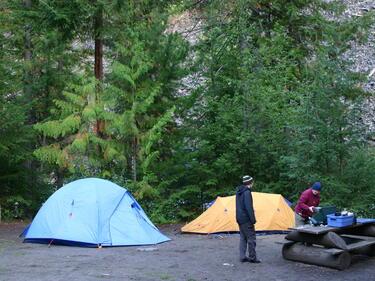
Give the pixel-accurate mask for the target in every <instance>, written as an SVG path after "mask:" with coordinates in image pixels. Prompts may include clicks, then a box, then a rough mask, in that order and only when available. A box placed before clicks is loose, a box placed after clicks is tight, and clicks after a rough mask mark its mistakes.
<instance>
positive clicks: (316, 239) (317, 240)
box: [285, 231, 347, 249]
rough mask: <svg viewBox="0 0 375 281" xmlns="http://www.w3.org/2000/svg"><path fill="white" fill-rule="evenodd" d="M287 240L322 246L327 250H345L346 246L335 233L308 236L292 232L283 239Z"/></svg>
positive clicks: (307, 234)
mask: <svg viewBox="0 0 375 281" xmlns="http://www.w3.org/2000/svg"><path fill="white" fill-rule="evenodd" d="M285 238H286V239H287V240H291V241H296V242H305V243H308V244H317V245H322V246H325V247H328V248H338V249H346V248H347V245H346V242H345V240H344V239H342V238H341V237H340V236H339V235H338V234H337V233H335V232H328V233H324V234H319V235H316V234H309V233H304V232H299V231H292V232H290V233H288V234H287V235H286V237H285Z"/></svg>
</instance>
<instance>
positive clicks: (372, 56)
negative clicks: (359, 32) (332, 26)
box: [343, 0, 375, 140]
mask: <svg viewBox="0 0 375 281" xmlns="http://www.w3.org/2000/svg"><path fill="white" fill-rule="evenodd" d="M343 2H344V3H345V4H346V5H347V9H346V10H345V13H344V15H345V17H348V18H349V17H361V16H363V15H364V14H366V13H368V12H370V11H375V0H343ZM346 55H347V58H348V59H349V60H351V61H353V63H354V65H353V70H355V71H358V72H360V73H362V74H363V75H365V76H366V77H367V81H366V82H364V83H363V84H362V87H363V88H364V89H365V90H366V91H368V92H370V93H371V94H372V96H371V97H369V98H368V99H367V100H366V101H365V103H364V108H365V110H366V114H365V116H364V118H363V120H364V123H365V124H366V125H368V126H369V129H370V131H371V132H375V22H374V23H373V25H372V28H371V30H370V35H369V41H368V42H367V44H365V45H361V46H359V45H355V44H353V49H352V50H351V51H350V52H348V53H347V54H346ZM374 140H375V139H374Z"/></svg>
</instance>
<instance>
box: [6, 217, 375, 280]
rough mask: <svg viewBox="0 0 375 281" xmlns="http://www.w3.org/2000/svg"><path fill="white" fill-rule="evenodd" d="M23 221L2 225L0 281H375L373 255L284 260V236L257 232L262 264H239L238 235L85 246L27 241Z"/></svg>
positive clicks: (176, 232) (176, 229)
mask: <svg viewBox="0 0 375 281" xmlns="http://www.w3.org/2000/svg"><path fill="white" fill-rule="evenodd" d="M25 227H26V224H25V223H12V224H4V223H3V224H0V281H13V280H17V281H18V280H25V281H26V280H38V281H44V280H46V281H51V280H53V281H59V280H74V281H81V280H85V281H86V280H144V281H151V280H152V281H154V280H169V281H195V280H196V281H198V280H199V281H201V280H202V281H211V280H212V281H214V280H215V281H225V280H236V281H242V280H256V281H263V280H265V281H301V280H303V281H316V280H329V281H339V280H340V281H342V280H348V281H349V280H350V281H355V280H358V281H359V280H375V258H368V257H363V256H358V257H355V259H354V260H353V263H352V265H351V266H350V267H349V268H348V269H346V270H344V271H338V270H335V269H329V268H325V267H319V266H314V265H307V264H302V263H296V262H291V261H287V260H284V259H283V258H282V255H281V247H282V246H281V245H280V244H278V243H277V242H278V241H282V240H283V239H284V236H285V235H282V234H277V235H267V236H257V253H258V256H259V258H260V259H261V260H262V261H263V262H262V263H261V264H250V263H240V262H239V260H238V243H239V236H204V235H203V236H202V235H191V234H180V227H181V225H176V224H174V225H163V226H160V227H159V229H160V230H161V231H162V232H163V233H165V234H166V235H168V236H169V237H170V238H172V239H173V240H172V241H170V242H166V243H162V244H158V245H153V246H142V247H140V246H132V247H109V248H102V249H99V248H81V247H71V246H54V245H52V246H51V247H48V245H45V244H34V243H23V240H22V238H19V237H18V235H19V233H20V232H22V230H23V229H24V228H25Z"/></svg>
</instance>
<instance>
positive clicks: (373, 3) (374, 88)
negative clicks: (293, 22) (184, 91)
mask: <svg viewBox="0 0 375 281" xmlns="http://www.w3.org/2000/svg"><path fill="white" fill-rule="evenodd" d="M326 1H330V0H326ZM341 1H342V2H343V3H344V4H346V6H347V8H346V10H345V12H344V17H346V18H351V17H361V16H363V15H364V14H366V13H368V12H371V11H372V12H374V11H375V0H341ZM202 21H203V19H202V18H201V16H200V15H199V13H196V12H191V11H190V12H186V13H184V14H182V15H180V16H179V17H176V18H173V19H172V20H171V22H170V30H169V31H177V32H181V33H182V34H183V35H184V36H185V37H186V39H187V40H189V42H190V43H192V44H194V43H195V42H196V41H197V40H198V38H199V36H200V34H201V23H202ZM352 47H353V48H352V50H351V51H349V52H347V53H346V54H345V56H346V58H347V59H348V60H350V61H352V62H353V63H354V64H353V70H355V71H357V72H360V73H362V74H363V75H364V76H366V77H367V79H366V81H365V82H364V83H363V84H362V85H361V86H362V87H363V88H364V89H365V90H366V91H367V92H369V93H371V94H372V95H371V96H370V97H369V98H368V99H366V100H365V102H364V108H365V112H366V113H365V116H364V117H363V122H364V123H365V124H366V125H368V126H369V130H370V132H373V133H375V19H374V23H373V25H372V28H371V30H370V34H369V40H368V42H367V43H366V44H364V45H357V44H354V43H353V46H352ZM374 142H375V137H374Z"/></svg>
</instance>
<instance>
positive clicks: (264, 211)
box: [181, 192, 295, 234]
mask: <svg viewBox="0 0 375 281" xmlns="http://www.w3.org/2000/svg"><path fill="white" fill-rule="evenodd" d="M252 195H253V204H254V210H255V217H256V220H257V223H256V224H255V230H256V231H286V230H288V228H289V227H294V226H295V223H294V212H293V210H292V208H290V207H289V205H288V204H287V203H286V201H285V199H284V197H283V196H281V195H280V194H270V193H261V192H252ZM181 231H182V232H190V233H201V234H211V233H219V232H233V231H239V228H238V224H237V222H236V196H228V197H220V196H219V197H217V198H216V200H215V202H214V203H213V204H212V206H211V207H209V208H208V209H207V210H206V211H205V212H203V213H202V214H201V215H200V216H199V217H198V218H196V219H195V220H193V221H192V222H190V223H188V224H187V225H185V226H184V227H182V228H181Z"/></svg>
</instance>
